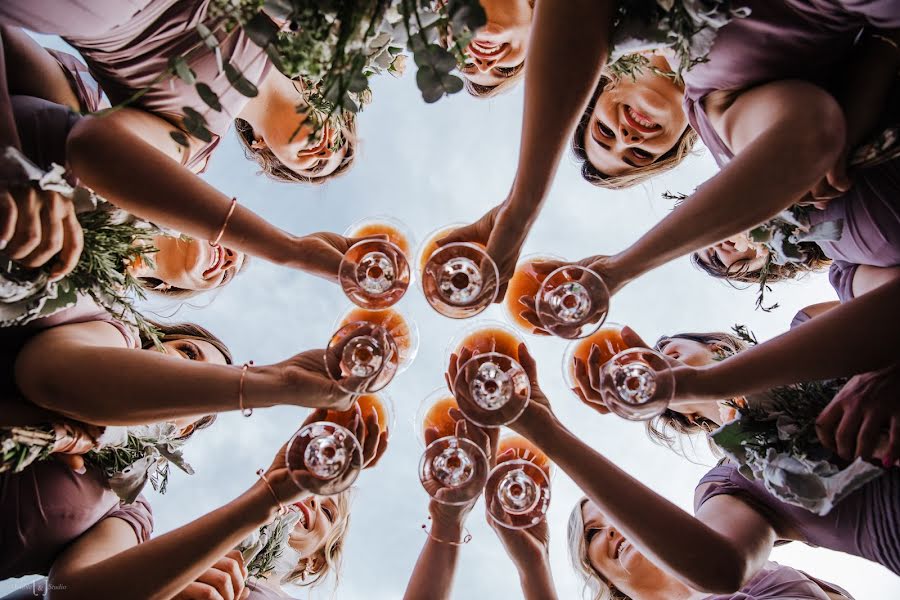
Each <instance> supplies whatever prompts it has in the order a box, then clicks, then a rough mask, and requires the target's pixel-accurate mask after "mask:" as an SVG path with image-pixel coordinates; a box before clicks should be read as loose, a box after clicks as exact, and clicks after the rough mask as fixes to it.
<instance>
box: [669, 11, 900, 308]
mask: <svg viewBox="0 0 900 600" xmlns="http://www.w3.org/2000/svg"><path fill="white" fill-rule="evenodd" d="M735 4H736V5H743V6H748V7H749V8H750V9H751V13H750V16H748V17H746V18H743V19H734V20H733V21H732V22H730V23H729V24H727V25H726V26H725V27H723V28H722V29H721V30H720V31H719V34H718V37H717V38H716V41H715V44H714V45H713V48H712V51H711V53H710V56H709V58H710V60H709V62H707V63H703V64H700V65H697V66H696V67H694V68H693V69H691V70H690V71H687V72H686V73H685V78H684V79H685V93H684V109H685V112H686V113H687V115H688V119H689V120H690V123H691V126H692V127H693V128H694V129H695V130H696V131H697V132H698V133H699V134H700V137H701V138H702V139H703V143H704V144H705V145H706V146H707V148H709V150H710V152H712V154H713V157H714V158H715V160H716V163H717V164H718V165H719V166H720V167H721V166H724V165H725V164H727V163H728V162H729V161H730V160H731V159H732V158H733V157H734V155H733V153H732V152H731V150H729V149H728V147H727V146H726V145H725V143H724V142H723V141H722V139H721V138H720V137H719V135H718V134H717V133H716V131H715V129H713V127H712V125H711V123H710V120H709V117H708V115H707V114H706V112H705V110H704V108H703V102H702V101H703V98H705V97H706V96H707V94H709V93H711V92H713V91H718V90H742V89H745V88H748V87H752V86H755V85H759V84H762V83H766V82H770V81H775V80H779V79H803V80H807V81H811V82H813V83H816V84H819V85H823V86H826V87H827V86H828V83H829V81H831V80H833V78H834V73H835V72H836V71H837V72H840V71H841V70H842V69H843V66H842V63H843V60H844V57H845V56H846V54H847V52H848V51H849V49H850V47H851V46H852V44H853V40H854V39H855V37H856V36H857V34H858V33H859V31H860V30H861V29H862V28H863V27H867V26H871V27H874V28H881V29H891V28H897V27H900V2H898V1H897V0H860V1H844V2H839V1H837V0H806V1H802V0H780V1H774V0H743V1H742V2H737V3H735ZM837 219H841V220H843V222H844V228H843V234H842V236H841V239H840V240H838V241H836V242H822V243H820V244H819V245H820V246H821V247H822V250H823V251H824V252H825V254H826V255H827V256H828V257H829V258H832V259H834V261H835V262H834V263H833V266H832V268H831V274H830V276H831V281H832V285H834V287H835V290H837V292H838V296H839V297H840V298H841V300H842V301H846V300H848V299H850V298H852V297H853V293H852V281H853V274H854V273H855V270H856V265H859V264H867V265H873V266H876V267H886V266H896V265H900V159H898V160H894V161H891V162H888V163H885V164H882V165H878V166H876V167H872V168H868V169H864V170H862V171H860V172H858V173H855V174H854V184H853V188H852V189H851V190H850V191H849V192H848V193H847V194H845V195H843V196H841V197H840V198H836V199H834V200H832V201H831V202H829V203H828V205H827V207H826V209H825V210H823V211H817V212H815V213H814V214H813V216H812V218H811V222H812V224H814V225H815V224H817V223H820V222H822V221H832V220H837Z"/></svg>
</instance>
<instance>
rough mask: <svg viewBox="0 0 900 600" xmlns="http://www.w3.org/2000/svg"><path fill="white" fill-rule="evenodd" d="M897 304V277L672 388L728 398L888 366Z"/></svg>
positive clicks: (893, 354)
mask: <svg viewBox="0 0 900 600" xmlns="http://www.w3.org/2000/svg"><path fill="white" fill-rule="evenodd" d="M898 306H900V278H897V279H894V280H893V281H891V282H889V283H886V284H884V285H882V286H881V287H878V288H877V289H875V290H873V291H871V292H869V293H867V294H865V295H864V296H861V297H859V298H856V299H854V300H853V301H851V302H848V303H846V304H842V305H840V306H838V307H836V308H833V309H831V310H829V311H827V312H825V313H823V314H822V315H820V316H817V317H816V318H815V319H812V320H810V321H808V322H806V323H804V324H803V325H800V326H799V327H795V328H794V329H792V330H791V331H788V332H787V333H784V334H782V335H780V336H778V337H776V338H774V339H771V340H768V341H767V342H765V343H762V344H760V345H758V346H756V347H754V348H751V349H749V350H746V351H744V352H741V353H740V354H737V355H735V356H732V357H730V358H728V359H727V360H723V361H721V362H719V363H716V364H715V365H713V366H711V367H708V368H706V369H702V370H699V371H695V372H693V374H690V375H688V376H687V378H685V379H682V378H681V377H679V379H678V380H677V381H676V393H677V394H678V396H679V397H681V398H687V397H688V396H692V397H695V398H708V399H720V398H732V397H736V396H743V395H747V394H752V393H755V392H763V391H766V390H770V389H772V388H774V387H778V386H781V385H789V384H793V383H799V382H804V381H813V380H821V379H831V378H834V377H845V376H850V375H855V374H857V373H862V372H865V371H874V370H877V369H881V368H883V367H887V366H888V365H891V364H893V363H894V362H896V360H897V339H900V321H898V319H897V318H896V312H897V307H898ZM679 390H681V391H679Z"/></svg>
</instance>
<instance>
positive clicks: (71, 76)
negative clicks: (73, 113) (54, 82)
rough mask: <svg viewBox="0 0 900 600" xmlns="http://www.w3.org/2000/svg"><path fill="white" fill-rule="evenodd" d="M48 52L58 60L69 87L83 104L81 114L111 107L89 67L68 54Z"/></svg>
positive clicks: (51, 50)
mask: <svg viewBox="0 0 900 600" xmlns="http://www.w3.org/2000/svg"><path fill="white" fill-rule="evenodd" d="M47 52H49V53H50V55H51V56H52V57H53V58H54V59H56V62H58V63H59V66H60V67H61V68H62V70H63V73H65V75H66V79H68V81H69V87H71V88H72V91H73V92H75V95H76V96H78V101H79V102H80V103H81V112H84V113H88V112H95V111H97V110H100V109H101V108H106V107H108V106H109V102H108V101H107V100H106V98H105V97H104V96H103V90H102V89H100V84H99V83H98V82H97V80H96V79H94V76H93V75H91V72H90V70H88V67H87V65H85V64H84V63H83V62H81V61H80V60H78V59H77V58H76V57H74V56H72V55H71V54H69V53H67V52H62V51H60V50H53V49H51V48H47Z"/></svg>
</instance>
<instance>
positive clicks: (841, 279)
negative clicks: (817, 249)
mask: <svg viewBox="0 0 900 600" xmlns="http://www.w3.org/2000/svg"><path fill="white" fill-rule="evenodd" d="M858 268H859V265H857V264H854V263H850V262H847V261H843V260H836V261H834V262H833V263H831V268H830V269H829V270H828V281H830V282H831V287H833V288H834V291H835V292H837V295H838V298H840V299H841V302H849V301H850V300H853V298H854V296H853V277H854V276H855V275H856V269H858Z"/></svg>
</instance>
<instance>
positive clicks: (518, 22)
mask: <svg viewBox="0 0 900 600" xmlns="http://www.w3.org/2000/svg"><path fill="white" fill-rule="evenodd" d="M481 5H482V7H484V11H485V13H486V15H487V23H486V24H485V26H484V27H482V28H481V29H479V30H478V31H477V32H476V33H475V37H473V38H472V41H471V42H470V43H469V45H468V47H466V51H465V53H466V57H467V61H466V64H465V66H464V67H463V68H462V69H461V71H462V74H463V76H464V77H465V78H466V79H468V80H469V81H471V82H472V83H475V84H477V85H482V86H485V87H495V86H497V85H499V84H501V83H503V80H505V79H506V78H508V77H510V76H511V75H513V74H514V73H515V72H516V71H517V70H518V68H519V67H520V66H521V65H522V64H523V63H524V62H525V53H526V51H527V50H528V37H529V35H530V33H531V17H532V12H533V10H532V8H531V6H529V3H528V2H527V0H482V2H481Z"/></svg>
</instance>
